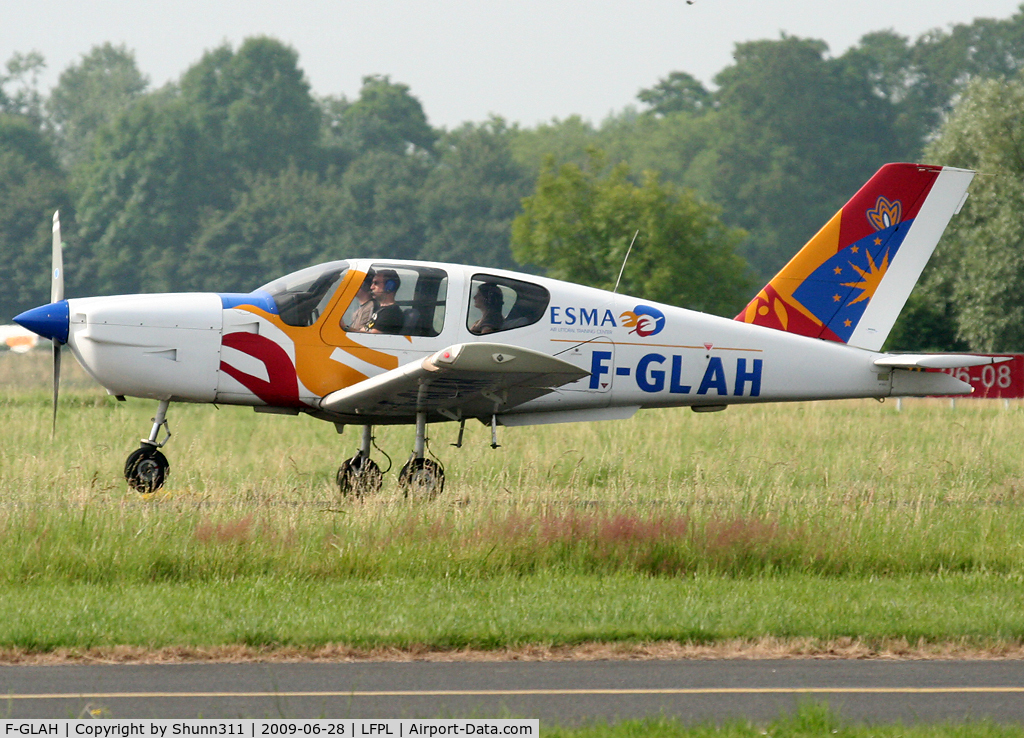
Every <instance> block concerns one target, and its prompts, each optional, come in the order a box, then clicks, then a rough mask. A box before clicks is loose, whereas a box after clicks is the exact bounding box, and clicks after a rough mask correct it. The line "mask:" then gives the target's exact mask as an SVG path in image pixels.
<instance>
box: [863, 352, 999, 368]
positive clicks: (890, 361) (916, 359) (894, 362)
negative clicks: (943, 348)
mask: <svg viewBox="0 0 1024 738" xmlns="http://www.w3.org/2000/svg"><path fill="white" fill-rule="evenodd" d="M1012 358H1013V357H1012V356H978V355H976V354H894V355H888V356H883V357H882V358H880V359H875V361H874V364H875V366H879V367H888V368H891V369H959V368H961V367H967V366H984V365H986V364H1002V363H1003V362H1004V361H1009V360H1010V359H1012Z"/></svg>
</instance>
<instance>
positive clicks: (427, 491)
mask: <svg viewBox="0 0 1024 738" xmlns="http://www.w3.org/2000/svg"><path fill="white" fill-rule="evenodd" d="M398 484H399V485H401V487H402V491H403V492H404V493H405V496H406V497H415V498H418V499H424V500H432V499H434V498H435V497H437V496H438V495H439V494H441V492H443V491H444V469H442V468H441V465H440V464H438V463H437V462H436V461H434V460H433V459H413V460H412V461H410V462H409V463H408V464H406V465H405V466H403V467H402V471H400V472H399V473H398Z"/></svg>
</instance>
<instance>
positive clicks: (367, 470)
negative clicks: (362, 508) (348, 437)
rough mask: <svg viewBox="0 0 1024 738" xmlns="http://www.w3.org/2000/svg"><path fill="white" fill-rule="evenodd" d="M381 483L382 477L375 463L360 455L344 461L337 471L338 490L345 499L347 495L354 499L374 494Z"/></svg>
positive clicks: (378, 490) (378, 489)
mask: <svg viewBox="0 0 1024 738" xmlns="http://www.w3.org/2000/svg"><path fill="white" fill-rule="evenodd" d="M383 483H384V475H383V474H382V473H381V471H380V467H379V466H377V462H375V461H374V460H373V459H371V458H369V457H368V456H363V455H362V454H358V455H356V456H353V457H352V458H351V459H346V460H345V461H343V462H342V464H341V467H339V469H338V489H339V490H341V494H342V495H344V496H345V497H348V495H349V493H352V494H355V496H356V497H362V496H363V495H367V494H371V495H372V494H376V493H377V492H380V488H381V485H382V484H383Z"/></svg>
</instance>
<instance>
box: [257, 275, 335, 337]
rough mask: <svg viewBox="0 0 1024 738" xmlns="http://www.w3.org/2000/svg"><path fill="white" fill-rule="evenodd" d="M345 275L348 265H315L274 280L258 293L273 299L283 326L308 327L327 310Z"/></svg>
mask: <svg viewBox="0 0 1024 738" xmlns="http://www.w3.org/2000/svg"><path fill="white" fill-rule="evenodd" d="M347 271H348V262H347V261H332V262H328V263H326V264H317V265H316V266H311V267H308V268H306V269H302V270H300V271H297V272H293V273H292V274H288V275H286V276H284V277H281V278H280V279H275V280H274V281H273V282H270V283H269V284H267V285H264V286H263V287H261V288H260V290H261V291H263V292H266V293H268V294H269V295H270V296H271V298H273V300H274V304H275V305H277V311H278V314H279V315H280V316H281V320H282V321H283V322H284V323H285V324H286V325H294V326H310V325H313V324H314V323H316V321H317V319H318V318H319V317H320V315H321V313H323V311H324V310H326V309H327V306H328V305H329V304H330V302H331V298H332V297H334V293H335V292H336V291H337V289H338V285H340V284H341V281H342V280H343V279H344V278H345V273H346V272H347Z"/></svg>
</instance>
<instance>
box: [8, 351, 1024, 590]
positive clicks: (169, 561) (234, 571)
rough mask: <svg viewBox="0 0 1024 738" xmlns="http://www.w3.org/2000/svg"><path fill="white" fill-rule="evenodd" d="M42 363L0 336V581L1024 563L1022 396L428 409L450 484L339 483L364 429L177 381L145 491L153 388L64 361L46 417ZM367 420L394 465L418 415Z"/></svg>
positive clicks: (848, 569)
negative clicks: (269, 412)
mask: <svg viewBox="0 0 1024 738" xmlns="http://www.w3.org/2000/svg"><path fill="white" fill-rule="evenodd" d="M25 361H27V362H28V363H22V362H25ZM47 364H48V356H46V355H38V354H37V355H29V356H28V357H20V356H13V355H4V356H0V381H2V382H3V384H2V385H0V387H2V389H0V423H2V427H3V429H4V433H3V439H4V440H3V441H2V445H0V562H2V563H3V566H2V567H0V583H7V584H12V585H16V584H20V583H28V582H40V581H77V582H95V583H106V584H111V583H116V582H119V581H121V582H134V583H142V582H189V581H214V580H220V579H225V578H227V579H230V578H237V577H249V576H274V577H284V578H294V579H302V580H313V581H323V580H330V579H337V578H352V577H355V578H362V579H374V578H379V577H385V576H421V575H425V576H438V577H456V578H478V577H488V576H507V575H514V576H526V575H530V574H533V573H537V572H541V571H552V572H562V573H583V574H591V573H594V574H605V573H613V572H626V573H636V574H641V575H644V576H670V577H691V576H698V575H703V574H716V575H726V576H731V577H745V576H760V575H765V574H787V573H794V574H801V575H805V574H806V575H815V576H847V575H856V576H875V575H878V576H890V575H907V574H926V575H935V574H941V573H944V572H994V573H1007V574H1015V575H1019V574H1021V573H1022V572H1024V505H1022V504H1021V501H1022V499H1024V459H1022V457H1021V454H1020V452H1019V449H1018V448H1017V443H1016V439H1019V438H1021V437H1024V413H1022V412H1021V408H1020V407H1019V406H1015V407H1013V408H1011V409H1009V410H1007V409H1004V408H1003V407H1002V405H1001V404H996V403H986V402H977V401H976V402H973V403H972V402H967V401H962V402H960V403H959V404H958V406H957V407H956V408H955V409H951V408H950V407H949V404H948V402H946V401H939V400H936V401H914V402H907V403H905V405H904V409H903V411H902V412H896V411H895V407H894V405H892V404H885V405H881V404H878V403H875V402H870V401H866V402H846V403H811V404H802V405H774V406H759V407H740V408H732V409H730V410H729V411H728V412H725V413H720V414H715V415H712V416H706V415H696V414H693V413H690V412H688V411H686V410H662V411H647V412H641V413H639V414H638V415H637V416H636V417H635V418H634V419H632V420H629V421H621V422H613V423H593V424H583V425H572V426H542V427H539V428H528V429H513V430H508V431H504V432H503V437H502V439H501V440H502V443H503V446H502V448H501V449H499V450H497V451H492V450H491V449H490V448H488V446H487V442H488V441H489V430H488V429H486V428H483V427H470V428H467V434H466V435H467V439H466V447H464V448H462V449H461V450H455V449H451V448H449V447H448V446H447V445H446V442H447V441H448V440H449V438H450V439H451V440H454V435H455V428H454V426H452V425H438V426H431V428H430V432H431V435H432V437H433V444H432V448H433V450H434V451H435V452H436V453H437V455H438V456H439V457H440V458H441V459H443V461H444V462H445V463H446V465H447V474H448V482H447V488H446V491H445V493H444V495H443V496H442V497H440V498H439V499H438V500H436V501H433V502H412V501H407V500H405V499H404V498H402V497H401V495H400V493H399V492H398V490H397V488H396V486H395V485H394V482H393V476H394V474H391V475H390V477H391V481H389V482H388V484H387V485H386V486H385V489H384V490H383V492H382V493H381V494H380V495H378V496H375V497H373V498H369V499H365V500H354V499H346V498H341V497H339V495H338V493H337V491H336V488H335V486H334V482H333V478H334V472H335V470H336V468H337V466H338V464H339V463H340V461H341V460H342V459H343V458H345V457H346V456H348V455H351V453H352V452H353V451H354V447H355V445H356V443H357V438H358V436H357V434H356V433H346V434H345V435H343V436H341V437H339V436H338V435H337V434H336V433H335V429H334V428H333V426H331V425H330V424H327V423H322V422H319V421H315V420H313V419H310V418H307V417H299V418H290V417H277V416H266V415H258V414H255V413H253V412H252V411H251V410H246V409H241V408H220V409H215V408H212V407H210V406H190V405H172V408H171V414H170V421H171V429H172V431H173V432H174V436H173V438H172V440H171V442H170V444H169V445H168V447H167V449H166V452H167V454H168V456H169V458H170V459H171V465H172V468H171V476H170V478H169V482H168V485H167V486H166V488H165V489H163V490H161V491H160V492H158V493H156V494H154V495H150V496H140V495H138V494H136V493H135V492H132V491H130V490H128V489H127V487H126V485H125V484H124V482H123V480H122V478H121V468H122V466H123V463H124V457H125V456H126V455H127V454H128V452H129V451H131V450H132V449H133V448H135V447H136V446H137V444H138V440H137V439H138V438H139V437H140V436H143V435H146V434H147V433H148V430H149V426H150V417H151V415H152V412H153V405H154V403H148V402H143V401H132V400H130V401H128V402H126V403H118V402H116V401H115V400H114V399H113V398H108V397H106V396H105V395H104V393H103V392H102V390H99V389H98V388H96V387H94V386H92V385H91V384H90V382H89V380H88V379H87V378H86V377H84V376H82V375H81V374H80V373H78V374H75V372H74V369H76V368H74V369H73V370H72V372H71V374H70V376H69V377H68V379H67V380H66V381H65V383H64V391H63V397H62V400H61V410H60V415H59V432H58V437H57V439H56V440H51V439H50V412H49V393H48V389H47V386H48V377H47V371H48V369H47ZM65 364H72V365H73V362H65ZM79 372H80V370H79ZM377 443H378V445H380V446H381V447H382V448H383V449H384V450H386V451H387V452H388V453H390V454H391V455H392V457H393V458H394V460H395V464H396V466H397V465H400V464H401V463H403V462H404V460H405V458H406V456H407V454H408V448H409V446H410V445H411V431H410V430H409V429H408V428H401V427H398V428H380V429H379V430H378V433H377ZM376 458H378V459H380V461H381V463H382V464H384V465H385V466H386V463H387V462H386V460H385V458H384V457H383V456H382V455H380V454H376ZM392 471H395V470H392Z"/></svg>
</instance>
